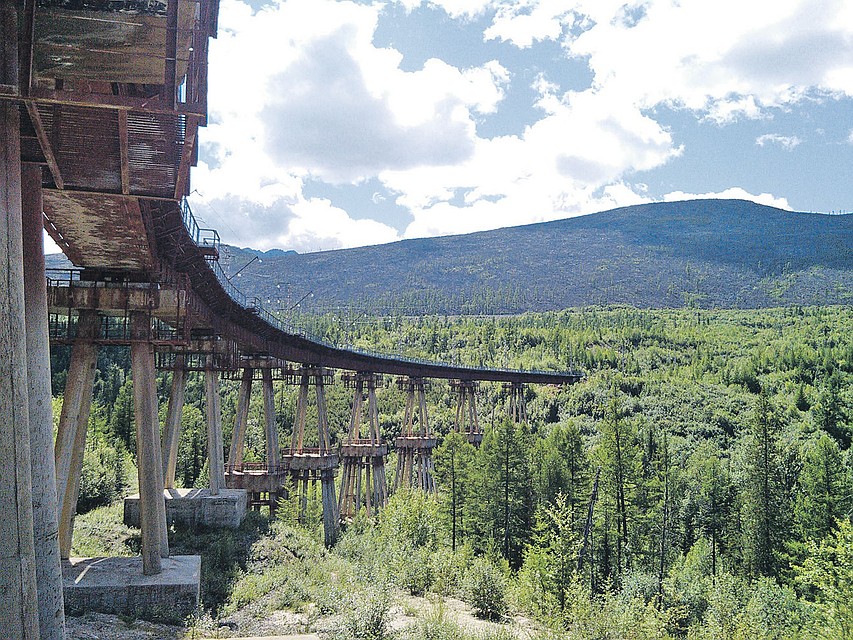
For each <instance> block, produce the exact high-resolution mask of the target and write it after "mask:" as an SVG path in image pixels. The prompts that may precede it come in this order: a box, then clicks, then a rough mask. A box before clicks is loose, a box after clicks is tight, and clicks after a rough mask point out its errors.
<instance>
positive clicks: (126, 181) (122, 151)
mask: <svg viewBox="0 0 853 640" xmlns="http://www.w3.org/2000/svg"><path fill="white" fill-rule="evenodd" d="M118 145H119V156H120V157H121V192H122V193H123V194H124V195H129V194H130V161H129V159H128V155H127V147H128V134H127V111H125V110H124V109H119V112H118Z"/></svg>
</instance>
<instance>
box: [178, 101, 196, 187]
mask: <svg viewBox="0 0 853 640" xmlns="http://www.w3.org/2000/svg"><path fill="white" fill-rule="evenodd" d="M197 134H198V118H196V117H195V116H191V115H188V116H187V121H186V134H185V136H184V146H183V149H182V150H181V163H180V165H178V178H177V180H176V181H175V200H180V199H181V198H183V197H184V196H185V195H187V191H189V181H190V166H191V165H192V162H193V158H194V157H195V153H194V150H195V145H196V139H197V137H198V136H197Z"/></svg>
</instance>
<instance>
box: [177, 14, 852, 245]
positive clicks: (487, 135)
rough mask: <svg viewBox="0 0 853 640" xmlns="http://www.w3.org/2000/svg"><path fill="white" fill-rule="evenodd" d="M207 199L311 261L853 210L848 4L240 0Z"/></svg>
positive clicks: (213, 56)
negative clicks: (727, 212) (701, 216)
mask: <svg viewBox="0 0 853 640" xmlns="http://www.w3.org/2000/svg"><path fill="white" fill-rule="evenodd" d="M209 110H210V122H209V125H208V127H207V128H206V129H203V130H202V131H201V136H200V137H201V153H200V162H199V166H198V167H197V168H195V169H194V170H193V174H192V185H193V189H194V190H195V191H194V193H193V195H192V197H191V204H192V205H193V209H194V211H195V212H196V215H197V216H198V217H200V218H202V219H203V220H204V222H205V223H206V224H207V225H210V226H214V227H216V228H218V229H219V231H220V233H221V234H222V237H223V240H224V241H225V242H228V243H231V244H236V245H239V246H251V247H254V248H257V249H270V248H275V247H278V248H284V249H295V250H297V251H300V252H305V251H317V250H324V249H332V248H339V247H350V246H359V245H366V244H377V243H382V242H389V241H393V240H398V239H402V238H409V237H424V236H433V235H445V234H453V233H465V232H470V231H478V230H483V229H491V228H497V227H504V226H510V225H517V224H527V223H531V222H539V221H546V220H553V219H558V218H567V217H571V216H576V215H582V214H586V213H592V212H595V211H601V210H605V209H609V208H613V207H617V206H623V205H630V204H637V203H641V202H650V201H664V200H673V199H684V198H690V197H698V196H707V197H741V198H748V199H752V200H755V201H758V202H762V203H765V204H771V205H774V206H778V207H782V208H788V209H794V210H800V211H823V212H830V211H839V210H847V211H849V210H851V209H853V180H851V179H850V178H851V176H850V173H851V168H853V3H851V2H849V1H846V0H808V1H804V0H772V1H768V0H750V1H749V2H744V1H743V0H737V1H735V0H689V1H687V2H685V1H683V0H682V1H681V2H678V1H676V0H646V1H638V2H629V3H625V2H620V1H617V0H515V1H507V0H431V1H428V2H421V1H419V0H396V1H395V0H385V2H343V1H341V2H335V1H329V0H285V1H278V2H263V1H261V0H252V1H251V2H245V1H243V0H222V2H221V5H220V19H219V37H218V38H217V39H216V40H215V41H213V42H212V44H211V53H210V96H209Z"/></svg>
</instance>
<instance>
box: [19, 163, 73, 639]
mask: <svg viewBox="0 0 853 640" xmlns="http://www.w3.org/2000/svg"><path fill="white" fill-rule="evenodd" d="M41 174H42V169H41V167H40V166H38V165H32V164H27V165H24V166H23V172H22V196H23V197H22V203H23V216H24V217H23V248H24V298H25V300H24V302H25V306H26V326H27V377H28V380H29V421H30V456H31V460H32V484H33V542H34V549H35V558H36V582H37V584H38V603H39V630H40V633H41V640H63V638H64V637H65V612H64V606H63V602H62V569H61V567H60V561H59V520H58V516H57V502H56V471H55V467H54V461H53V410H52V406H51V402H52V394H51V388H50V335H49V330H48V315H47V280H46V279H45V270H44V247H43V244H44V241H43V239H42V235H43V231H42V229H43V225H44V222H43V219H44V217H43V214H42V197H41Z"/></svg>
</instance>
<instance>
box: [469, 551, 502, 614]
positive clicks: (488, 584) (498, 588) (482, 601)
mask: <svg viewBox="0 0 853 640" xmlns="http://www.w3.org/2000/svg"><path fill="white" fill-rule="evenodd" d="M506 587H507V584H506V577H505V576H504V574H503V573H502V572H501V570H500V569H498V567H496V566H495V565H494V564H493V563H492V562H490V561H489V560H487V559H485V558H477V559H476V560H474V562H473V563H472V564H471V567H470V568H469V569H468V571H467V572H466V573H465V578H464V580H463V582H462V590H463V593H464V596H465V601H466V602H468V604H470V605H471V606H472V607H473V608H474V613H475V614H476V615H477V616H478V617H480V618H487V619H490V620H491V619H495V618H500V617H501V616H503V614H504V613H505V611H506Z"/></svg>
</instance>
